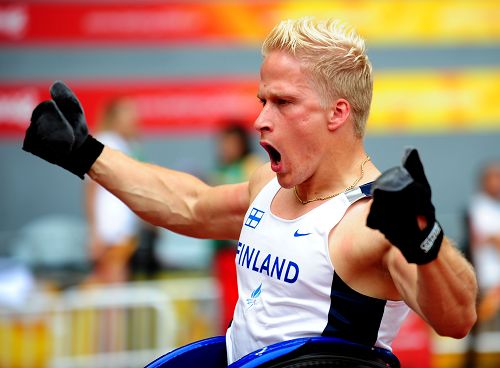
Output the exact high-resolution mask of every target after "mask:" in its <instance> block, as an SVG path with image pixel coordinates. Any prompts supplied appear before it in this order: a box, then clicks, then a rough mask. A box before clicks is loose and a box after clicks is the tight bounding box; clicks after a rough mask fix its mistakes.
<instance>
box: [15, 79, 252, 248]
mask: <svg viewBox="0 0 500 368" xmlns="http://www.w3.org/2000/svg"><path fill="white" fill-rule="evenodd" d="M50 94H51V97H52V99H51V100H48V101H43V102H42V103H40V104H39V105H38V106H37V107H36V108H35V110H34V111H33V114H32V117H31V124H30V126H29V127H28V129H27V131H26V136H25V139H24V143H23V149H24V150H25V151H27V152H30V153H32V154H34V155H36V156H39V157H41V158H42V159H44V160H46V161H48V162H50V163H53V164H55V165H58V166H60V167H62V168H64V169H66V170H68V171H70V172H72V173H73V174H75V175H76V176H78V177H79V178H81V179H83V178H84V176H85V174H89V175H90V177H91V178H92V179H94V180H95V181H96V182H98V183H99V184H101V185H102V186H104V187H105V188H106V189H108V190H109V191H110V192H112V193H113V194H114V195H116V196H117V197H118V198H119V199H121V200H122V201H123V202H124V203H125V204H126V205H128V206H129V207H130V208H131V209H132V210H133V211H134V212H135V213H137V214H138V215H139V216H140V217H142V218H143V219H144V220H146V221H148V222H151V223H153V224H155V225H159V226H163V227H165V228H168V229H170V230H173V231H176V232H179V233H182V234H185V235H189V236H195V237H203V238H213V239H237V238H238V236H239V231H240V227H241V225H242V222H243V217H244V215H245V212H246V209H247V207H248V205H249V191H248V183H241V184H235V185H225V186H219V187H210V186H208V185H206V184H205V183H203V182H202V181H200V180H199V179H197V178H195V177H194V176H192V175H189V174H186V173H182V172H178V171H174V170H169V169H166V168H161V167H158V166H154V165H150V164H145V163H141V162H138V161H135V160H133V159H132V158H130V157H127V156H126V155H124V154H123V153H121V152H119V151H115V150H113V149H110V148H108V147H104V145H103V144H101V143H100V142H99V141H97V140H96V139H95V138H93V137H92V136H91V135H90V134H88V128H87V123H86V121H85V115H84V113H83V109H82V107H81V105H80V102H79V101H78V99H77V97H76V96H75V94H74V93H73V92H72V91H71V90H70V89H69V88H68V87H67V86H66V85H65V84H64V83H62V82H56V83H54V84H53V85H52V87H51V88H50Z"/></svg>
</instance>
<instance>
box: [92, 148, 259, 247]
mask: <svg viewBox="0 0 500 368" xmlns="http://www.w3.org/2000/svg"><path fill="white" fill-rule="evenodd" d="M88 174H89V175H90V177H91V178H92V179H93V180H95V181H96V182H97V183H99V184H101V185H102V186H103V187H105V188H106V189H107V190H109V191H110V192H111V193H113V194H114V195H115V196H117V197H118V198H119V199H120V200H122V201H123V202H124V203H125V204H126V205H127V206H129V207H130V208H131V209H132V210H133V211H134V212H135V213H136V214H137V215H138V216H140V217H141V218H142V219H144V220H145V221H147V222H150V223H152V224H154V225H157V226H162V227H164V228H167V229H169V230H172V231H175V232H178V233H180V234H184V235H188V236H193V237H199V238H212V239H237V238H238V236H239V232H240V230H241V224H242V222H243V217H244V215H245V212H246V210H247V208H248V204H249V194H248V183H241V184H233V185H223V186H218V187H211V186H208V185H207V184H205V183H204V182H202V181H201V180H199V179H197V178H196V177H194V176H192V175H189V174H187V173H183V172H179V171H175V170H170V169H167V168H163V167H159V166H155V165H151V164H146V163H141V162H138V161H136V160H134V159H132V158H130V157H128V156H126V155H124V154H123V153H121V152H119V151H116V150H113V149H110V148H108V147H105V148H104V150H103V152H102V154H101V155H100V156H99V158H98V159H97V161H96V162H95V163H94V164H93V165H92V167H91V169H90V171H89V172H88Z"/></svg>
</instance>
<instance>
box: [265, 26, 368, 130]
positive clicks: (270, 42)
mask: <svg viewBox="0 0 500 368" xmlns="http://www.w3.org/2000/svg"><path fill="white" fill-rule="evenodd" d="M275 50H280V51H285V52H288V53H289V54H291V55H293V56H294V57H296V58H297V59H298V60H300V61H301V62H304V64H305V67H306V70H308V71H309V72H310V73H311V77H312V82H313V85H314V87H315V88H317V89H318V92H319V94H320V96H321V97H322V105H323V106H324V107H325V108H326V107H327V106H328V105H329V103H330V102H332V101H333V100H334V99H335V98H345V99H346V100H347V101H349V103H350V105H351V114H352V118H353V121H354V127H355V132H356V134H357V135H358V136H359V137H362V136H363V134H364V131H365V126H366V121H367V120H368V115H369V112H370V104H371V100H372V93H373V77H372V66H371V63H370V61H369V60H368V56H367V55H366V48H365V42H364V41H363V39H362V38H361V37H360V36H359V35H358V34H357V33H356V31H355V30H354V29H353V28H352V27H349V26H347V25H346V24H345V23H343V22H340V21H338V20H327V21H319V20H316V19H314V18H311V17H305V18H300V19H296V20H284V21H281V22H280V23H279V24H278V25H277V26H276V27H274V29H273V30H272V31H271V33H270V34H269V35H268V36H267V38H266V40H265V41H264V44H263V45H262V55H263V56H264V57H265V56H266V55H268V54H269V53H270V52H271V51H275Z"/></svg>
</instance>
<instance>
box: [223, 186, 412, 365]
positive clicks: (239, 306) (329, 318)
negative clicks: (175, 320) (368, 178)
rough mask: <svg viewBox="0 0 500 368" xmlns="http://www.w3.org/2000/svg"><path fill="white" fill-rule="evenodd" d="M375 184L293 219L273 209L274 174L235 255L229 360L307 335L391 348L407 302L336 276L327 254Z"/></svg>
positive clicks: (252, 210) (250, 214)
mask: <svg viewBox="0 0 500 368" xmlns="http://www.w3.org/2000/svg"><path fill="white" fill-rule="evenodd" d="M370 186H371V184H365V185H363V186H361V187H357V188H355V189H352V190H350V191H348V192H345V193H342V194H340V195H338V196H337V197H334V198H332V199H330V200H328V201H326V202H324V203H323V204H321V205H320V206H319V207H316V208H314V209H313V210H311V211H309V212H308V213H306V214H305V215H302V216H300V217H299V218H296V219H293V220H286V219H282V218H280V217H278V216H276V215H274V214H273V213H272V212H271V202H272V200H273V198H274V197H275V195H276V193H277V192H278V191H279V189H280V185H279V183H278V181H277V179H276V178H275V179H273V180H271V181H270V182H269V183H268V184H267V185H266V186H265V187H264V188H263V189H262V191H261V192H260V193H259V194H258V195H257V197H256V198H255V200H254V201H253V203H252V204H251V205H250V207H249V209H248V211H247V213H246V215H245V219H244V224H243V227H242V230H241V235H240V240H239V242H238V249H237V254H236V259H235V261H236V268H237V274H238V294H239V299H238V302H237V303H236V309H235V312H234V317H233V321H232V323H231V326H230V327H229V329H228V331H227V334H226V345H227V354H228V363H229V364H230V363H232V362H234V361H236V360H238V359H240V358H241V357H243V356H245V355H247V354H249V353H251V352H253V351H255V350H257V349H260V348H262V347H265V346H268V345H271V344H274V343H277V342H281V341H285V340H290V339H295V338H300V337H310V336H333V337H339V338H344V339H346V340H349V341H354V342H358V343H362V344H365V345H368V346H378V347H382V348H385V349H389V350H390V349H391V347H390V346H391V343H392V341H393V339H394V337H395V336H396V334H397V332H398V330H399V327H400V325H401V323H402V322H403V320H404V319H405V318H406V315H407V313H408V310H409V309H408V307H407V305H406V304H405V303H404V302H402V301H386V300H380V299H375V298H371V297H368V296H365V295H362V294H360V293H358V292H356V291H354V290H352V289H351V288H350V287H349V286H347V285H346V284H345V283H344V282H343V281H342V280H341V279H340V277H338V275H337V274H336V273H335V271H334V268H333V265H332V262H331V260H330V255H329V251H328V236H329V233H330V231H331V229H332V228H333V227H334V226H335V225H336V224H337V223H338V222H339V221H340V220H341V219H342V217H343V216H344V214H345V213H346V211H347V208H348V207H349V206H350V205H351V204H352V203H354V202H356V201H357V200H359V199H361V198H365V197H367V196H369V195H370Z"/></svg>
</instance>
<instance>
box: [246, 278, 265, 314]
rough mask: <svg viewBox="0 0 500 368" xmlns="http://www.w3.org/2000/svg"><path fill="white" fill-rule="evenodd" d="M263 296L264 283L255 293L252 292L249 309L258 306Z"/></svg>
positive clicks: (248, 299) (248, 302)
mask: <svg viewBox="0 0 500 368" xmlns="http://www.w3.org/2000/svg"><path fill="white" fill-rule="evenodd" d="M261 294H262V283H261V284H260V285H259V286H258V287H257V288H256V289H255V290H254V291H252V294H250V298H247V306H248V309H250V308H252V307H253V306H254V305H256V304H257V302H258V300H259V297H260V295H261Z"/></svg>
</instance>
